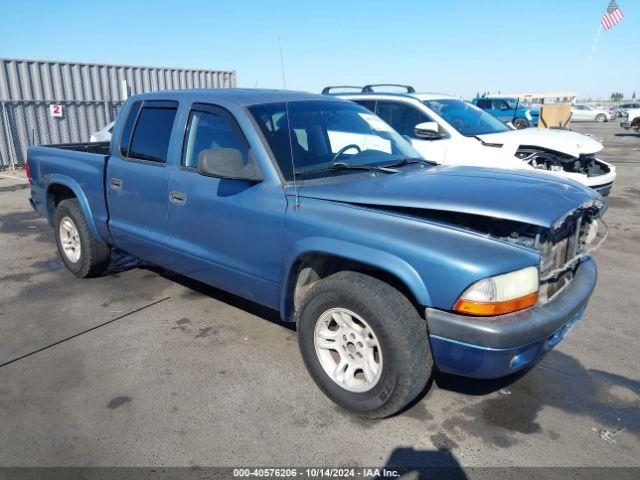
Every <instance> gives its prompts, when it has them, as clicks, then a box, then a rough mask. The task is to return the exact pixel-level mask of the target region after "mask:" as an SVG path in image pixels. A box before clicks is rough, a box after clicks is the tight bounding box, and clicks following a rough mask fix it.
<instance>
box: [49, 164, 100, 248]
mask: <svg viewBox="0 0 640 480" xmlns="http://www.w3.org/2000/svg"><path fill="white" fill-rule="evenodd" d="M53 185H62V186H65V187H67V188H69V189H70V190H71V191H72V192H73V193H74V195H75V196H76V198H77V199H78V202H79V203H80V207H81V208H82V213H83V214H84V218H85V219H86V221H87V225H88V226H89V230H90V231H91V233H92V234H93V236H94V237H95V238H97V239H99V240H101V241H102V242H104V240H103V239H102V236H101V235H100V233H98V229H97V228H96V224H95V221H94V218H93V215H92V213H91V207H90V206H89V202H88V200H87V197H86V196H85V194H84V192H83V191H82V188H81V187H80V184H78V182H77V181H76V180H74V179H73V178H71V177H69V176H67V175H62V174H59V173H54V174H52V175H51V177H50V179H49V183H48V184H47V189H46V196H45V198H47V199H48V198H49V192H50V190H51V187H52V186H53ZM45 211H46V213H45V215H46V217H47V222H48V223H49V225H51V226H52V227H53V216H54V214H55V212H53V211H51V210H50V209H49V208H48V205H47V208H46V209H45ZM104 243H107V242H104Z"/></svg>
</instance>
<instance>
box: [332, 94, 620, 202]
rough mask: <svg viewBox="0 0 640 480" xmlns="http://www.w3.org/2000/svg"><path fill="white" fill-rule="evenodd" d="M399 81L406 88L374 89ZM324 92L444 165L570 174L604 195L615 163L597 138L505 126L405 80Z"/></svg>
mask: <svg viewBox="0 0 640 480" xmlns="http://www.w3.org/2000/svg"><path fill="white" fill-rule="evenodd" d="M388 86H392V87H402V88H403V89H404V90H406V93H386V92H378V91H376V90H375V89H376V88H378V87H388ZM336 88H344V87H327V88H325V89H324V90H323V93H325V94H331V95H336V96H339V97H340V98H345V99H348V100H351V101H353V102H356V103H358V104H360V105H362V106H364V107H365V108H368V109H369V110H371V111H372V112H374V113H376V114H377V115H378V116H379V117H381V118H382V119H383V120H385V121H386V122H387V123H388V124H389V125H391V126H392V127H393V128H394V129H395V130H397V131H398V132H399V133H400V134H402V135H404V136H405V137H406V138H408V139H409V140H411V143H412V145H413V146H414V148H415V149H416V150H418V151H419V152H420V154H421V155H422V156H423V157H424V158H426V159H427V160H432V161H434V162H437V163H441V164H445V165H472V166H476V167H489V168H504V169H525V170H526V169H537V170H545V171H547V172H549V173H550V174H552V175H558V176H561V177H564V178H571V179H573V180H576V181H578V182H580V183H582V184H584V185H587V186H588V187H591V188H593V189H594V190H596V191H598V192H599V193H600V194H602V195H603V196H606V195H608V194H609V192H610V191H611V187H612V185H613V181H614V180H615V178H616V170H615V167H614V166H613V165H611V164H609V163H607V162H604V161H602V160H600V159H598V158H596V156H595V154H596V152H599V151H600V150H602V144H601V143H600V142H598V141H596V140H594V139H593V138H590V137H588V136H586V135H582V134H579V133H576V132H571V131H568V130H556V129H551V130H546V129H538V128H526V129H523V130H515V129H510V128H509V127H507V126H505V125H504V124H503V123H502V122H501V121H500V120H498V119H497V118H495V117H493V116H492V115H490V114H488V113H487V112H485V111H484V110H481V109H479V108H477V107H475V106H473V105H471V104H469V103H467V102H465V101H464V100H462V99H461V98H459V97H454V96H451V95H441V94H436V93H416V92H415V90H414V89H413V88H412V87H410V86H407V85H367V86H365V87H362V88H361V89H360V87H349V88H357V89H358V90H360V91H358V92H356V93H335V94H334V93H331V91H332V90H333V89H336Z"/></svg>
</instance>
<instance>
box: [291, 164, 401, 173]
mask: <svg viewBox="0 0 640 480" xmlns="http://www.w3.org/2000/svg"><path fill="white" fill-rule="evenodd" d="M339 170H365V171H369V172H371V171H375V172H382V173H398V170H394V169H393V168H389V167H387V166H386V165H381V166H376V165H352V164H350V163H345V162H333V163H332V164H330V165H327V166H325V167H319V168H312V169H302V170H296V171H295V174H296V175H309V174H314V173H322V172H335V171H339Z"/></svg>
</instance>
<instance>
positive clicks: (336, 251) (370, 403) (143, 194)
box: [28, 89, 605, 417]
mask: <svg viewBox="0 0 640 480" xmlns="http://www.w3.org/2000/svg"><path fill="white" fill-rule="evenodd" d="M28 176H29V179H30V183H31V197H30V202H31V205H32V206H33V208H34V209H35V210H36V211H38V212H40V213H41V214H42V215H44V216H46V218H47V220H48V222H49V223H50V225H51V226H52V227H53V229H54V232H55V238H56V242H57V247H58V250H59V253H60V256H61V258H62V260H63V262H64V264H65V265H66V267H67V269H68V270H70V271H71V272H72V273H73V274H74V275H76V276H78V277H90V276H97V275H100V274H103V273H104V272H105V269H106V267H107V265H108V264H109V261H110V258H111V253H112V251H114V250H116V249H117V250H119V251H124V252H127V253H129V254H131V255H133V256H137V257H138V258H140V259H142V260H144V261H146V262H151V263H154V264H157V265H159V266H161V267H164V268H166V269H170V270H172V271H176V272H179V273H180V274H183V275H185V276H188V277H192V278H194V279H197V280H200V281H202V282H206V283H207V284H210V285H213V286H215V287H218V288H220V289H223V290H226V291H229V292H232V293H234V294H236V295H238V296H240V297H243V298H246V299H249V300H251V301H253V302H258V303H260V304H263V305H266V306H268V307H271V308H273V309H277V310H279V311H280V315H281V318H282V320H283V321H286V322H296V328H297V332H298V339H299V348H300V352H301V355H302V358H303V360H304V362H305V365H306V367H307V369H308V371H309V373H310V375H311V376H312V377H313V379H314V381H315V382H316V383H317V385H318V386H319V388H320V389H321V390H322V391H323V392H324V393H325V394H326V395H327V396H328V397H329V398H331V399H332V400H333V401H334V402H336V403H337V404H339V405H341V406H342V407H344V408H346V409H348V410H350V411H353V412H357V413H359V414H361V415H364V416H369V417H386V416H389V415H392V414H394V413H396V412H398V411H400V410H401V409H403V407H405V406H406V405H407V404H409V403H410V402H412V401H413V400H414V399H416V397H417V396H418V395H419V394H420V392H421V391H423V390H424V388H425V386H426V385H427V383H428V380H429V378H430V376H431V375H432V372H433V371H434V370H435V369H439V370H440V371H444V372H449V373H453V374H458V375H463V376H469V377H477V378H495V377H501V376H505V375H507V374H510V373H512V372H515V371H518V370H520V369H524V368H526V367H530V366H532V365H533V364H535V363H536V362H537V361H538V360H539V359H540V358H541V357H542V356H543V355H544V354H545V353H546V352H547V351H549V350H550V349H551V348H553V347H554V346H555V345H556V344H557V343H558V342H559V341H560V340H561V339H562V338H563V337H564V336H565V334H566V333H567V332H568V331H569V329H570V328H571V327H572V326H573V325H574V323H575V322H576V321H578V319H579V318H580V317H581V315H582V314H583V312H584V310H585V307H586V305H587V302H588V299H589V297H590V295H591V293H592V290H593V289H594V286H595V283H596V266H595V263H594V261H593V259H592V258H591V257H590V255H589V253H590V252H591V251H592V250H593V249H594V248H595V247H596V246H597V245H599V244H600V243H601V241H602V240H603V239H604V237H603V229H602V227H600V230H599V231H598V225H600V224H602V221H601V218H600V217H601V215H602V213H603V212H604V208H605V206H604V204H603V202H602V198H601V197H600V195H599V194H598V193H596V192H594V191H593V190H591V189H589V188H587V187H585V186H583V185H581V184H579V183H577V182H575V181H572V180H568V179H559V178H550V177H549V176H548V175H546V174H544V173H538V172H535V171H507V170H491V169H486V168H478V167H464V166H445V165H434V164H433V163H431V162H428V161H426V160H424V159H423V158H422V157H421V156H420V155H419V154H418V153H417V152H416V151H415V150H414V149H413V147H412V146H411V145H410V144H409V143H408V142H407V141H406V140H405V139H404V138H403V137H402V136H401V135H400V134H398V133H397V132H396V131H395V130H393V129H392V128H391V127H390V126H389V125H388V124H387V123H386V122H384V121H383V120H382V119H380V118H379V117H377V116H376V115H375V114H374V113H372V112H371V111H369V110H367V109H365V108H363V107H362V106H360V105H357V104H355V103H353V102H349V101H346V100H342V99H339V98H333V97H328V96H326V95H325V96H322V95H313V94H307V93H301V92H287V91H278V90H249V89H247V90H243V89H228V90H184V91H173V92H158V93H153V94H144V95H139V96H134V97H131V98H130V99H129V100H127V102H126V103H125V104H124V106H123V107H122V108H121V110H120V112H119V113H118V117H117V120H116V123H115V126H114V131H113V138H112V140H111V142H110V144H106V143H81V144H67V145H54V146H35V147H32V148H30V149H29V152H28Z"/></svg>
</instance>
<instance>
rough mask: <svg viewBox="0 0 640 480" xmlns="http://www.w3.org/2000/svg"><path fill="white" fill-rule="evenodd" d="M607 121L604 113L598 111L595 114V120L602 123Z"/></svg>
mask: <svg viewBox="0 0 640 480" xmlns="http://www.w3.org/2000/svg"><path fill="white" fill-rule="evenodd" d="M606 121H607V116H606V115H605V114H604V113H599V114H598V115H596V122H598V123H603V122H606Z"/></svg>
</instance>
